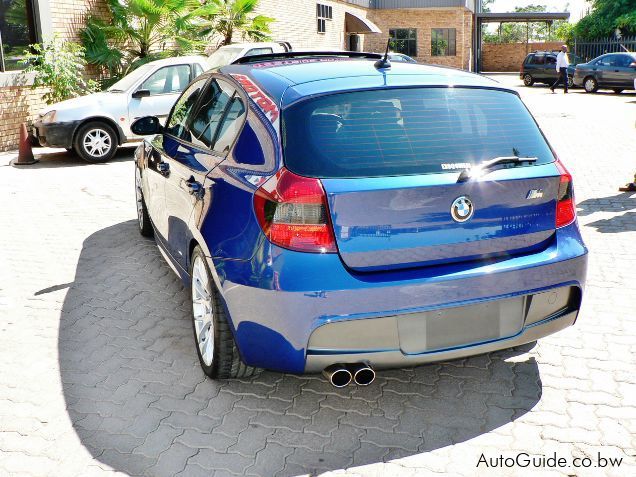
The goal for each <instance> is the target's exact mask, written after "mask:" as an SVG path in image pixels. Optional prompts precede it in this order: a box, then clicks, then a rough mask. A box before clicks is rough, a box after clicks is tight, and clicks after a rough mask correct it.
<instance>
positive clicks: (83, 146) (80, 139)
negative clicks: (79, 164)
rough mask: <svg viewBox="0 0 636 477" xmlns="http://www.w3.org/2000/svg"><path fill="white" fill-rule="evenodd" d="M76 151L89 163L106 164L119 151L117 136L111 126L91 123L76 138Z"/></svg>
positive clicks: (80, 130)
mask: <svg viewBox="0 0 636 477" xmlns="http://www.w3.org/2000/svg"><path fill="white" fill-rule="evenodd" d="M73 146H74V149H75V151H76V152H77V154H78V155H79V156H80V157H81V158H82V159H84V160H85V161H87V162H106V161H108V160H110V159H111V158H112V157H113V156H114V155H115V152H116V150H117V135H116V134H115V131H114V130H113V128H112V127H111V126H109V125H108V124H106V123H101V122H96V121H93V122H89V123H87V124H85V125H84V126H82V127H81V128H80V129H79V131H78V132H77V134H76V136H75V141H74V144H73Z"/></svg>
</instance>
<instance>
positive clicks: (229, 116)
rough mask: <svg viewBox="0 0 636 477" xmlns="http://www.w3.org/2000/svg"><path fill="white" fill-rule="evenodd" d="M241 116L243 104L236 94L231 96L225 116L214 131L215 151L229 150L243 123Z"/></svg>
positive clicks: (243, 112)
mask: <svg viewBox="0 0 636 477" xmlns="http://www.w3.org/2000/svg"><path fill="white" fill-rule="evenodd" d="M243 116H245V105H244V104H243V100H242V99H241V97H240V96H239V95H238V94H236V95H234V97H233V98H232V104H231V105H230V107H229V108H228V110H227V113H226V114H225V118H223V122H222V123H221V125H220V126H219V129H218V131H217V133H216V141H215V143H214V149H215V150H216V151H219V152H223V153H227V152H229V150H230V147H232V143H233V142H234V139H235V138H236V136H237V134H238V133H239V129H240V128H241V125H242V124H243Z"/></svg>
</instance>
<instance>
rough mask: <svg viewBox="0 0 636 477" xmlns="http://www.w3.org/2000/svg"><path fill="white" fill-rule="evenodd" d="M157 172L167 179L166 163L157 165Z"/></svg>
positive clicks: (167, 166) (168, 171)
mask: <svg viewBox="0 0 636 477" xmlns="http://www.w3.org/2000/svg"><path fill="white" fill-rule="evenodd" d="M157 170H158V171H159V174H161V175H162V176H166V177H167V176H168V175H169V174H170V164H168V163H167V162H160V163H159V164H157Z"/></svg>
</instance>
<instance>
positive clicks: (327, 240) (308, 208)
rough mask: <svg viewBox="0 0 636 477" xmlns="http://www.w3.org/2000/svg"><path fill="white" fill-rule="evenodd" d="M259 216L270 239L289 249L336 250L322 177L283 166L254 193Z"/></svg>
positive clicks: (331, 251) (255, 206)
mask: <svg viewBox="0 0 636 477" xmlns="http://www.w3.org/2000/svg"><path fill="white" fill-rule="evenodd" d="M254 211H255V213H256V218H257V219H258V223H259V224H260V226H261V228H262V229H263V232H264V233H265V235H266V236H267V238H268V239H269V240H270V242H272V243H273V244H275V245H278V246H280V247H283V248H288V249H290V250H297V251H300V252H314V253H335V252H336V251H337V249H336V241H335V238H334V234H333V229H332V226H331V223H330V220H329V209H328V207H327V195H326V194H325V191H324V189H323V187H322V184H321V183H320V180H319V179H312V178H308V177H301V176H297V175H296V174H294V173H292V172H289V171H288V170H287V169H284V168H283V169H281V170H280V171H278V172H277V173H276V175H275V176H273V177H272V178H270V179H269V180H268V181H267V182H265V183H264V184H263V185H262V186H261V187H260V188H259V189H258V190H257V191H256V193H255V194H254Z"/></svg>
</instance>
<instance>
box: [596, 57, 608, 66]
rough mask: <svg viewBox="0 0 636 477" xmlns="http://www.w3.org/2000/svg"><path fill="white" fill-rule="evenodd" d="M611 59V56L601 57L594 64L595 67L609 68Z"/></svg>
mask: <svg viewBox="0 0 636 477" xmlns="http://www.w3.org/2000/svg"><path fill="white" fill-rule="evenodd" d="M611 57H612V55H607V56H601V57H600V58H599V59H598V60H596V63H594V64H595V65H596V66H611V64H612V63H611Z"/></svg>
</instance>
